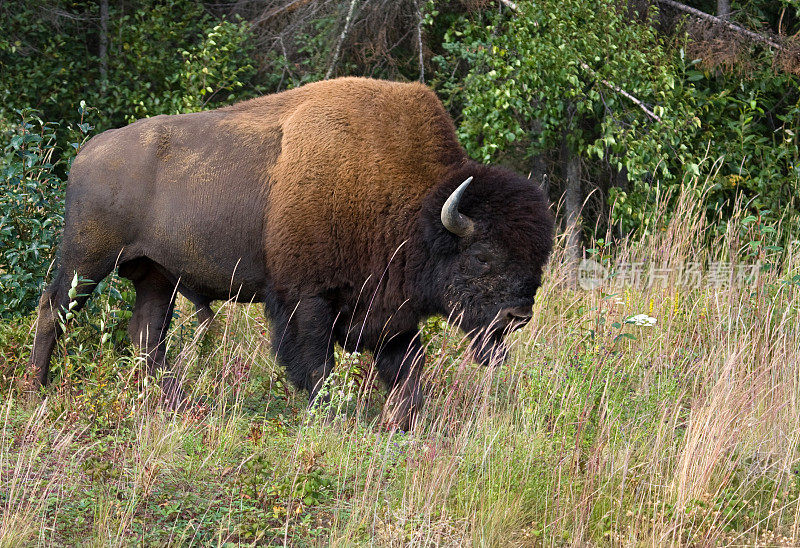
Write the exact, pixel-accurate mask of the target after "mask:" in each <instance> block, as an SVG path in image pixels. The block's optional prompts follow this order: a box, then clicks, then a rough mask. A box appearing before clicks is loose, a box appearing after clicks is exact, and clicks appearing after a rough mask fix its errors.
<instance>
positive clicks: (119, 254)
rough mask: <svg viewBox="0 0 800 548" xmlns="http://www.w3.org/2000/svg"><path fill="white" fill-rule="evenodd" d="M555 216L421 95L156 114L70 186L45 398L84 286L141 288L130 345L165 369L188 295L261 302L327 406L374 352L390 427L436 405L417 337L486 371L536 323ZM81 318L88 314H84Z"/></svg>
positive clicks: (84, 166) (348, 96) (46, 346)
mask: <svg viewBox="0 0 800 548" xmlns="http://www.w3.org/2000/svg"><path fill="white" fill-rule="evenodd" d="M552 238H553V218H552V215H551V214H550V211H549V206H548V204H547V201H546V200H545V198H544V196H543V195H542V193H541V191H540V190H539V189H538V188H537V187H536V186H535V185H534V184H532V183H531V182H530V181H528V180H527V179H525V178H524V177H520V176H519V175H516V174H514V173H512V172H510V171H507V170H504V169H502V168H498V167H489V166H484V165H480V164H477V163H475V162H473V161H472V160H470V159H469V158H468V157H467V156H466V153H465V152H464V150H463V149H462V148H461V147H460V145H459V144H458V142H457V140H456V136H455V130H454V127H453V124H452V121H451V119H450V118H449V116H448V115H447V113H446V112H445V110H444V108H443V106H442V104H441V103H440V102H439V100H438V99H437V98H436V96H435V95H434V94H433V93H432V92H431V91H430V90H429V89H428V88H426V87H425V86H423V85H421V84H416V83H414V84H400V83H394V82H384V81H378V80H369V79H362V78H342V79H338V80H329V81H326V82H318V83H315V84H309V85H307V86H303V87H301V88H297V89H294V90H290V91H286V92H283V93H279V94H275V95H268V96H264V97H261V98H258V99H253V100H250V101H246V102H243V103H239V104H236V105H233V106H230V107H226V108H222V109H218V110H213V111H207V112H201V113H193V114H183V115H176V116H157V117H154V118H149V119H145V120H140V121H138V122H136V123H134V124H131V125H129V126H127V127H124V128H121V129H116V130H109V131H107V132H105V133H102V134H101V135H98V136H96V137H95V138H93V139H92V140H91V141H89V143H87V144H86V146H85V147H84V148H83V149H82V150H81V151H80V153H79V154H78V156H77V157H76V159H75V162H74V163H73V166H72V171H71V173H70V179H69V185H68V188H67V196H66V213H65V226H64V234H63V239H62V243H61V246H60V248H59V270H58V273H57V274H56V276H55V278H54V280H53V282H52V283H51V284H50V285H49V286H48V287H47V289H46V290H45V291H44V294H43V295H42V299H41V301H40V306H39V314H38V320H37V330H36V335H35V339H34V346H33V351H32V354H31V364H32V368H33V371H34V378H33V380H34V383H35V384H40V385H44V384H46V382H47V379H48V364H49V361H50V355H51V353H52V351H53V347H54V345H55V343H56V340H57V339H58V337H59V335H60V327H59V323H58V321H57V316H58V313H59V312H60V311H61V310H63V309H65V308H66V307H67V306H68V305H69V301H70V298H69V289H70V280H71V279H72V277H73V276H74V274H75V273H77V274H78V275H79V276H81V277H82V278H85V279H89V280H92V282H91V283H87V284H85V285H84V286H83V287H81V288H80V291H79V293H81V294H84V295H85V294H89V293H91V290H92V289H93V287H94V286H95V285H96V283H97V282H99V281H100V280H102V279H103V278H105V277H106V276H107V275H108V274H109V273H110V272H111V271H112V270H113V269H114V268H115V267H116V266H119V273H120V275H121V276H124V277H126V278H129V279H130V280H132V282H133V285H134V287H135V290H136V302H135V305H134V311H133V315H132V318H131V322H130V325H129V333H130V336H131V339H132V341H133V342H134V344H136V345H137V346H138V347H139V348H140V349H141V351H142V353H143V354H144V355H145V356H146V359H147V365H148V371H149V373H151V374H155V373H157V372H159V370H164V373H165V374H164V375H163V376H162V386H163V388H164V390H165V393H166V394H167V395H168V396H169V397H170V398H171V399H172V400H173V401H179V400H181V398H182V396H181V391H180V387H179V385H178V383H177V381H176V380H175V379H174V378H172V376H171V375H170V374H169V370H168V368H167V365H166V345H165V338H166V334H167V331H168V329H169V323H170V318H171V316H172V310H173V307H174V297H175V293H176V291H178V292H181V293H183V294H184V295H186V296H187V297H188V298H189V299H190V300H191V301H192V302H193V303H194V304H195V305H196V306H197V307H198V311H199V315H200V319H201V320H202V321H203V322H207V321H209V320H210V318H211V315H212V312H211V308H210V307H209V303H210V302H211V301H212V300H219V299H229V298H231V297H234V298H236V299H237V300H240V301H244V302H252V301H256V302H263V303H265V308H266V311H267V313H268V315H269V316H270V318H271V321H272V325H273V337H272V343H273V346H274V349H275V352H276V355H277V358H278V360H279V362H280V363H281V364H282V365H283V366H284V367H285V368H286V370H287V372H288V374H289V377H290V379H291V380H292V382H293V383H294V384H295V385H296V386H298V387H299V388H301V389H305V390H308V392H309V396H310V398H311V399H312V401H313V399H314V397H315V394H316V392H317V391H318V390H319V387H320V385H321V383H322V382H323V381H324V379H325V378H326V377H327V376H328V375H329V373H330V372H331V370H332V369H333V366H334V359H333V348H334V344H336V343H339V344H340V345H342V346H343V347H344V348H346V349H348V350H356V349H362V348H364V349H368V350H371V351H373V353H374V356H375V361H376V365H377V369H378V371H379V373H380V376H381V377H382V379H383V380H384V381H385V382H386V384H387V386H388V387H389V390H390V392H391V394H390V397H389V404H388V406H387V411H388V412H389V413H388V420H389V422H391V423H393V424H395V425H397V426H400V427H402V428H407V427H408V426H409V424H410V423H411V419H412V417H413V415H414V411H415V410H418V409H419V407H420V405H421V403H422V396H421V386H420V375H421V370H422V366H423V362H424V352H423V348H422V345H421V342H420V338H419V332H418V325H419V322H420V321H421V320H423V319H424V318H426V317H428V316H431V315H436V314H440V315H443V316H446V317H452V318H460V319H461V320H462V327H463V328H464V329H465V331H467V332H470V333H472V334H473V335H475V337H474V343H473V350H474V354H475V357H476V359H477V360H478V361H480V362H482V363H489V362H491V361H492V360H493V359H502V358H503V357H504V356H505V353H506V350H505V347H504V345H503V343H502V338H503V334H504V333H505V332H507V331H508V330H510V329H514V328H517V327H519V326H521V325H524V323H525V322H526V321H527V320H528V319H529V317H530V308H531V305H532V304H533V297H534V294H535V293H536V289H537V288H538V286H539V284H540V283H541V273H542V268H543V266H544V264H545V262H546V261H547V258H548V255H549V253H550V250H551V247H552ZM75 300H76V301H77V303H76V304H77V307H75V306H74V305H73V309H72V310H73V312H74V311H76V310H77V309H78V308H80V307H81V306H82V305H83V303H84V302H85V300H86V297H81V296H79V297H77V298H76V299H75Z"/></svg>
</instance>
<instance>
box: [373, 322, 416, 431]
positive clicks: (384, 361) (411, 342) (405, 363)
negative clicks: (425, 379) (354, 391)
mask: <svg viewBox="0 0 800 548" xmlns="http://www.w3.org/2000/svg"><path fill="white" fill-rule="evenodd" d="M375 363H376V365H377V367H378V372H379V374H380V376H381V378H382V379H383V381H384V382H385V383H386V386H387V388H388V389H389V397H388V399H387V400H386V407H385V408H384V411H383V416H384V422H385V423H386V424H387V426H389V427H390V428H397V429H399V430H409V429H411V427H412V426H413V423H414V417H415V416H416V414H417V413H418V412H419V410H420V409H421V408H422V403H423V397H422V390H421V388H420V376H421V374H422V367H423V365H424V364H425V351H424V349H423V348H422V342H421V341H420V338H419V333H418V332H406V333H401V334H400V335H397V336H395V337H393V338H392V339H390V340H389V341H387V342H386V343H385V344H383V346H381V348H380V350H379V351H378V352H377V354H376V357H375Z"/></svg>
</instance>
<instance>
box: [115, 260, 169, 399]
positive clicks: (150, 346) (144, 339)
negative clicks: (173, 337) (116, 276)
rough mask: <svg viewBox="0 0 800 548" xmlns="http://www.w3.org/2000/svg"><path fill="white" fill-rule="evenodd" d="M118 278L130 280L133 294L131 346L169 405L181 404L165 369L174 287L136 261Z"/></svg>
mask: <svg viewBox="0 0 800 548" xmlns="http://www.w3.org/2000/svg"><path fill="white" fill-rule="evenodd" d="M119 273H120V276H123V277H125V278H128V279H130V280H131V281H132V282H133V287H134V289H135V291H136V300H135V302H134V305H133V314H132V315H131V319H130V323H129V324H128V335H129V336H130V338H131V342H132V343H133V345H134V346H136V347H137V348H138V349H139V351H140V352H141V353H142V355H143V356H144V358H145V360H146V364H147V373H148V374H149V375H150V376H152V377H156V378H158V377H159V375H160V383H161V388H162V390H163V392H164V395H165V397H166V399H167V402H168V403H170V404H172V405H178V404H180V403H182V402H183V400H184V396H183V392H182V390H181V388H180V381H179V380H178V379H177V378H176V377H175V376H174V375H173V373H172V371H171V370H170V368H169V366H168V365H167V332H168V331H169V326H170V323H171V322H172V312H173V310H174V308H175V296H176V294H177V285H176V283H175V281H173V280H171V279H170V278H169V277H168V276H167V275H166V274H165V273H164V272H163V271H162V269H161V268H160V267H159V266H158V265H157V264H156V263H154V262H153V261H150V260H149V259H144V258H142V259H136V260H133V261H128V262H127V263H125V264H123V265H120V269H119Z"/></svg>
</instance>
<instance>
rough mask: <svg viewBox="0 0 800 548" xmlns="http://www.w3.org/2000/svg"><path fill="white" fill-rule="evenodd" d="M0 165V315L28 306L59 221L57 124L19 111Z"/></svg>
mask: <svg viewBox="0 0 800 548" xmlns="http://www.w3.org/2000/svg"><path fill="white" fill-rule="evenodd" d="M19 116H20V122H19V125H18V126H17V127H16V128H14V129H13V130H11V133H10V135H9V139H8V144H7V145H6V146H5V148H4V150H3V158H2V164H0V165H1V166H2V167H1V168H0V169H1V170H0V317H2V318H11V317H13V316H15V315H18V314H24V313H26V312H28V311H30V310H32V309H33V308H34V307H35V306H36V303H37V300H38V298H39V294H40V293H41V289H42V283H43V281H44V279H45V277H46V275H47V272H48V270H49V268H50V265H51V264H52V261H53V258H54V253H55V248H56V241H57V238H58V236H59V234H60V233H61V226H62V224H63V222H64V215H63V208H64V200H63V197H64V189H65V181H64V180H63V179H62V178H61V177H59V176H58V174H57V173H56V170H55V168H56V166H57V165H58V163H59V162H60V159H59V154H58V151H57V149H56V145H55V129H56V127H57V126H58V124H55V123H52V122H45V121H43V120H42V119H41V118H39V117H38V116H37V114H36V112H35V111H32V110H25V111H19ZM85 127H86V126H85Z"/></svg>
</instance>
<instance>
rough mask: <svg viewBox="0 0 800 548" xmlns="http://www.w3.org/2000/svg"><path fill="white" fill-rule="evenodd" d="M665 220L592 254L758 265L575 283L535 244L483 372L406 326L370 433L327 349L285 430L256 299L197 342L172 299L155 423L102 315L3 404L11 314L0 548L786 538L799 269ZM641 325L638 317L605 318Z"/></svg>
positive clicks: (228, 308) (694, 226) (2, 371)
mask: <svg viewBox="0 0 800 548" xmlns="http://www.w3.org/2000/svg"><path fill="white" fill-rule="evenodd" d="M682 207H684V208H685V211H683V212H681V211H679V214H678V216H676V219H677V221H676V222H674V223H672V224H669V225H665V226H663V227H661V229H656V230H655V232H654V233H652V234H650V235H649V236H645V237H642V238H640V239H639V240H637V241H636V242H622V243H620V244H618V245H617V246H616V247H615V248H614V249H612V250H609V249H607V248H605V249H603V248H600V247H599V246H596V248H597V249H601V253H600V254H599V255H598V257H597V258H598V260H605V259H610V258H611V257H612V256H613V259H614V261H618V262H620V261H622V262H624V261H628V262H635V261H643V262H646V263H648V264H657V265H658V266H664V267H668V266H677V265H679V264H683V263H686V262H689V261H700V262H706V263H707V262H709V261H715V260H720V261H721V260H725V261H731V262H733V261H738V260H740V259H742V260H744V258H746V257H745V256H746V255H747V254H749V253H755V256H754V257H751V258H749V259H748V260H751V259H758V260H760V261H761V262H763V263H769V264H772V265H773V266H774V268H772V269H770V270H768V271H766V272H764V273H763V275H761V276H760V277H759V278H758V280H757V281H755V282H753V283H751V284H745V285H741V284H734V285H732V286H731V285H725V286H721V287H714V286H710V285H707V284H703V285H701V286H700V287H696V288H690V287H685V286H682V285H680V284H679V283H678V280H677V279H675V278H674V276H673V277H670V278H669V279H668V280H667V281H666V283H664V284H663V285H661V284H658V285H655V286H653V287H634V286H625V287H612V286H607V287H606V286H604V287H602V288H600V289H598V290H595V291H582V290H576V289H574V288H572V285H571V284H570V283H569V278H570V272H571V270H570V268H569V261H568V260H567V259H566V258H565V256H564V253H563V251H562V249H563V245H562V244H563V242H561V241H559V242H558V244H559V245H558V246H557V247H558V250H557V252H556V255H555V257H554V258H553V260H552V262H551V266H550V269H549V272H548V275H547V282H546V285H545V286H543V287H542V288H541V289H540V293H539V295H538V297H537V304H536V307H535V314H534V318H533V321H532V322H531V324H530V325H529V326H528V327H526V328H525V329H524V330H522V331H521V332H519V333H518V334H515V335H514V337H513V338H512V341H513V352H512V355H511V358H510V359H509V361H508V363H507V364H506V365H505V366H503V367H502V368H499V369H497V370H489V369H484V368H481V367H479V366H476V365H474V364H471V363H470V362H469V361H467V360H466V359H465V358H464V356H463V355H462V352H461V346H459V344H457V342H458V341H459V339H460V337H459V335H458V333H457V332H455V331H454V330H452V329H451V328H449V327H446V326H445V325H444V324H443V323H442V322H441V321H430V322H428V323H427V324H426V326H425V330H426V331H425V337H426V340H427V341H428V366H427V368H426V377H427V387H428V399H427V404H426V406H425V408H424V410H423V412H422V416H421V417H420V419H419V422H418V425H417V427H416V429H415V430H414V431H412V432H410V433H403V432H390V431H388V430H386V428H385V427H384V426H383V425H382V424H381V422H380V410H381V406H382V404H383V401H384V399H385V396H384V393H383V390H382V389H380V387H378V386H377V383H376V382H375V379H374V373H373V372H372V371H371V370H370V367H369V357H368V356H366V355H365V356H350V355H342V356H340V357H339V361H340V364H339V367H338V368H337V372H336V374H335V376H334V379H333V381H332V385H331V388H332V392H333V394H334V397H333V405H334V406H336V407H337V408H338V410H339V412H338V414H337V415H336V418H335V419H333V420H332V421H325V420H322V418H321V415H325V413H313V412H312V413H310V412H309V411H308V410H307V409H306V395H305V394H303V393H298V392H296V391H295V390H294V389H293V388H291V387H290V386H289V385H288V383H287V381H286V379H285V375H284V373H283V371H282V370H281V369H280V368H278V367H277V366H276V365H275V363H274V358H273V356H272V354H271V353H270V351H269V340H268V336H267V335H266V333H267V331H268V330H267V329H266V327H267V321H266V319H265V318H264V317H263V315H262V314H261V312H260V310H259V309H258V308H257V307H245V306H236V305H228V304H226V305H223V306H222V307H221V309H220V312H219V316H218V320H217V321H216V324H215V326H214V327H213V329H212V330H211V332H210V333H208V334H207V335H206V336H205V337H203V338H202V339H201V338H199V337H195V335H194V329H193V323H194V320H193V319H192V317H191V313H190V312H191V309H190V307H189V306H188V305H187V304H186V303H182V304H181V306H179V311H178V321H177V322H176V327H175V329H174V330H173V334H172V338H171V340H170V349H171V350H170V352H171V356H172V362H173V363H174V364H175V365H176V367H177V368H178V370H179V371H180V372H181V373H182V375H183V376H184V386H185V388H186V389H188V390H189V391H191V393H192V396H191V401H192V402H193V403H192V405H191V406H190V408H189V409H187V410H185V411H182V412H179V413H171V412H169V411H167V410H165V409H164V408H163V407H161V406H160V405H159V404H158V401H157V400H158V389H157V388H156V387H155V383H154V382H152V380H148V379H146V378H145V377H144V375H143V374H142V368H141V364H139V362H138V360H137V359H136V358H135V357H134V356H132V355H131V354H130V349H129V348H128V347H127V344H126V343H125V342H124V337H122V336H121V335H120V334H121V333H123V332H124V323H125V322H124V315H120V314H117V313H116V312H115V310H116V309H117V308H120V307H123V306H124V305H122V304H121V303H120V302H119V301H116V300H114V299H109V298H106V297H103V298H101V299H98V300H97V302H98V303H99V304H97V305H96V306H95V307H94V308H92V309H90V310H88V311H87V312H85V313H83V314H82V315H81V316H80V317H79V318H77V320H76V321H75V322H74V324H73V325H72V327H71V328H70V332H69V336H68V339H69V340H68V341H67V343H66V344H65V345H60V347H59V351H58V353H57V356H56V357H55V358H54V362H55V366H54V370H55V372H56V375H57V379H56V381H55V382H54V384H53V386H52V387H50V388H49V389H48V390H47V391H46V393H45V394H46V397H45V399H42V398H41V397H40V396H39V395H35V394H27V393H25V392H24V391H22V390H20V388H19V387H20V386H21V383H20V382H19V380H20V377H21V375H22V374H24V368H25V359H26V356H27V352H28V349H27V347H26V344H29V343H30V333H29V332H30V325H31V321H32V319H31V318H24V319H20V320H19V321H16V322H13V323H10V322H7V323H4V324H0V379H1V380H2V385H0V386H1V387H2V392H3V398H2V406H1V407H0V546H19V545H36V544H41V545H56V546H61V545H63V546H74V545H88V546H92V545H98V546H106V545H127V544H137V545H138V544H144V545H155V546H167V545H168V546H172V545H196V546H208V545H228V546H237V545H252V544H260V545H261V544H288V545H293V546H315V545H338V546H353V545H386V546H407V545H415V546H423V545H425V546H427V545H448V546H457V545H458V546H460V545H476V546H477V545H480V546H484V545H489V546H508V545H516V546H534V545H558V546H561V545H612V544H613V545H620V546H623V545H624V546H640V545H642V546H644V545H648V546H662V545H687V544H692V545H715V544H716V545H727V544H733V545H751V544H760V545H796V544H798V543H800V530H798V528H800V334H799V333H798V325H799V324H798V309H799V308H800V286H799V285H798V284H799V283H800V278H798V277H797V274H798V273H800V261H798V257H797V255H796V254H795V255H793V254H792V253H793V252H794V250H790V249H786V250H778V249H777V248H775V249H768V247H767V245H768V244H769V242H768V241H767V237H769V236H770V235H771V234H772V233H771V231H763V230H761V228H759V225H758V224H757V221H755V222H754V221H752V220H751V221H748V219H747V218H740V219H739V220H738V221H737V222H734V223H732V224H731V225H730V226H729V228H728V232H727V233H726V234H725V235H723V236H721V237H719V239H718V240H715V241H713V242H712V243H711V245H704V244H703V243H701V241H702V239H703V236H704V235H707V233H708V232H707V226H708V225H707V224H706V222H705V220H704V218H703V215H702V214H700V213H699V212H698V210H697V209H696V206H694V205H693V204H692V203H691V202H690V201H689V200H686V201H685V202H683V203H682ZM750 242H756V243H755V244H750ZM123 289H124V288H123ZM123 294H124V291H123ZM642 313H643V314H648V315H650V316H652V317H655V318H656V319H657V323H656V325H655V326H652V327H645V326H636V325H631V324H626V323H624V320H625V319H626V318H629V317H630V316H633V315H635V314H642ZM101 320H102V321H103V326H102V328H101V327H100V321H101ZM92 326H94V327H92ZM95 328H96V329H95ZM98 331H102V332H107V333H109V334H110V335H109V337H106V339H107V340H106V342H103V343H101V342H100V340H101V335H100V333H98ZM79 349H80V350H79Z"/></svg>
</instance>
